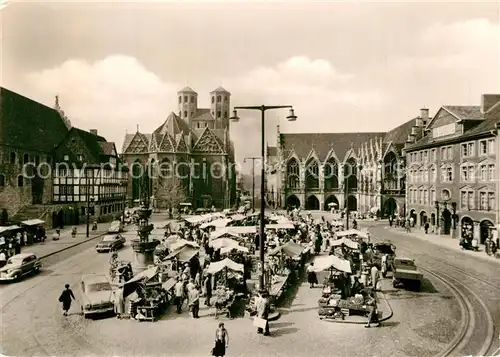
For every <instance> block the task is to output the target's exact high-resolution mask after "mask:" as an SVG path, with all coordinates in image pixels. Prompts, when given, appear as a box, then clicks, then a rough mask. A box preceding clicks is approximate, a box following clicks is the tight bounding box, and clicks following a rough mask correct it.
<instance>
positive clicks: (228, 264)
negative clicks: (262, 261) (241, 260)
mask: <svg viewBox="0 0 500 357" xmlns="http://www.w3.org/2000/svg"><path fill="white" fill-rule="evenodd" d="M226 268H227V269H229V270H233V271H238V272H241V273H243V264H238V263H235V262H233V261H232V260H231V259H229V258H226V259H224V260H221V261H219V262H215V263H210V265H209V266H208V268H207V273H208V274H215V273H218V272H220V271H221V270H223V269H226Z"/></svg>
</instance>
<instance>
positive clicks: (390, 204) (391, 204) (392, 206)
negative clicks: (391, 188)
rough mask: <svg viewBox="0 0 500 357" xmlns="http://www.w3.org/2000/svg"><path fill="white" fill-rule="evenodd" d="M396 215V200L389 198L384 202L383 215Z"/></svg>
mask: <svg viewBox="0 0 500 357" xmlns="http://www.w3.org/2000/svg"><path fill="white" fill-rule="evenodd" d="M396 213H398V204H397V202H396V200H395V199H394V198H392V197H389V198H388V199H387V200H385V202H384V210H383V214H384V215H386V216H391V217H392V216H394V215H395V214H396Z"/></svg>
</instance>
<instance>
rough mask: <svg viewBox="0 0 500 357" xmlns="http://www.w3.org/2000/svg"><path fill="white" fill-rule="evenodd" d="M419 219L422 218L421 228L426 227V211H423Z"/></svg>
mask: <svg viewBox="0 0 500 357" xmlns="http://www.w3.org/2000/svg"><path fill="white" fill-rule="evenodd" d="M419 218H420V222H419V223H420V226H421V227H422V226H424V225H425V223H426V222H427V219H428V218H427V212H425V211H421V212H420V214H419Z"/></svg>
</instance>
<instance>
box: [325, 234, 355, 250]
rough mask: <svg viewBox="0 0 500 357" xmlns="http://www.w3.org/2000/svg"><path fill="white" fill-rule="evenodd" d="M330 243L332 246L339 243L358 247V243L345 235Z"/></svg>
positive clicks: (336, 245) (352, 247)
mask: <svg viewBox="0 0 500 357" xmlns="http://www.w3.org/2000/svg"><path fill="white" fill-rule="evenodd" d="M331 244H332V246H333V247H338V246H340V245H345V246H346V247H347V248H350V249H359V244H358V243H356V242H354V241H352V240H350V239H349V238H347V237H343V238H340V239H337V240H334V241H333V242H332V243H331Z"/></svg>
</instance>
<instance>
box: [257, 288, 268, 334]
mask: <svg viewBox="0 0 500 357" xmlns="http://www.w3.org/2000/svg"><path fill="white" fill-rule="evenodd" d="M256 305H257V306H256V307H257V317H258V318H259V319H261V320H264V321H265V325H266V327H265V329H263V328H262V327H258V328H257V333H259V334H262V333H264V336H269V321H268V318H269V312H270V310H271V305H270V302H269V299H268V297H267V291H266V290H261V291H260V294H259V297H258V298H257V301H256Z"/></svg>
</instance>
